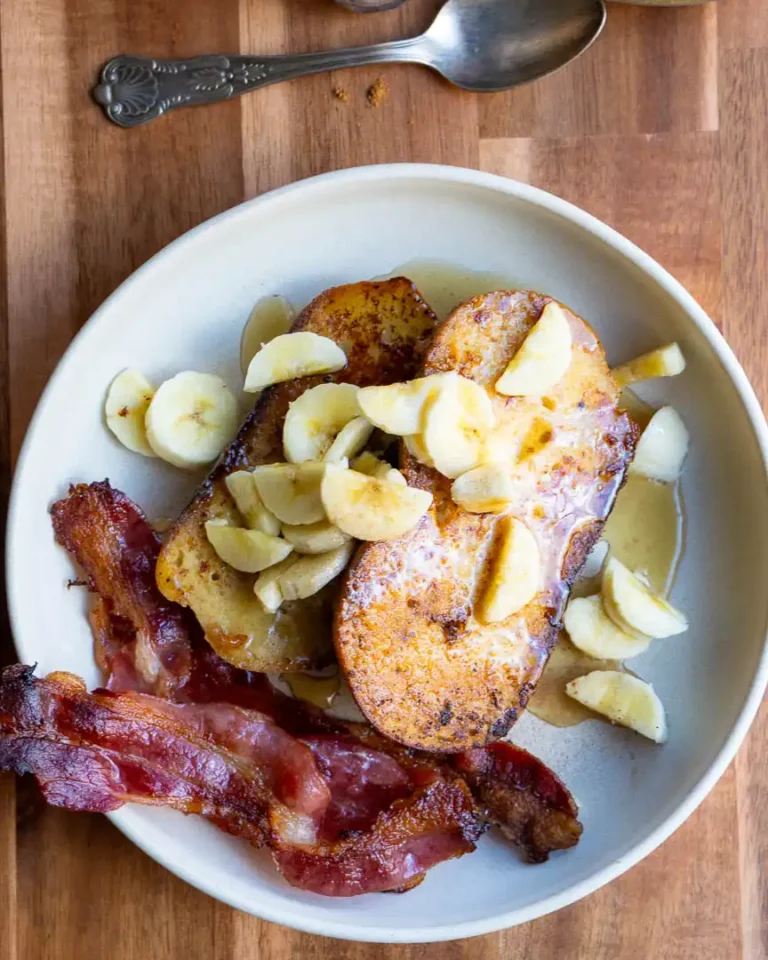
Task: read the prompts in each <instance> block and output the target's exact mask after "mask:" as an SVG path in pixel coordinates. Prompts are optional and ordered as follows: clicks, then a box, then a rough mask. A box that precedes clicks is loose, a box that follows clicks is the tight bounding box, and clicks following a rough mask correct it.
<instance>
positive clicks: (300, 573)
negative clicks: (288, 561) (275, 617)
mask: <svg viewBox="0 0 768 960" xmlns="http://www.w3.org/2000/svg"><path fill="white" fill-rule="evenodd" d="M354 549H355V545H354V543H353V542H352V541H351V540H349V541H348V542H347V543H344V544H342V545H341V546H340V547H337V548H336V549H335V550H331V551H329V552H328V553H318V554H315V555H314V556H304V557H299V559H298V560H297V561H296V563H294V564H292V565H291V566H290V567H289V568H288V570H286V571H285V573H284V574H283V575H282V576H281V577H280V579H279V580H278V586H279V587H280V592H281V593H282V595H283V599H284V600H304V599H306V597H312V596H314V595H315V594H316V593H317V592H318V590H322V589H323V587H324V586H326V585H327V584H329V583H330V582H331V580H334V579H335V578H336V577H338V575H339V574H340V573H341V572H342V570H343V569H344V568H345V567H346V565H347V564H348V563H349V561H350V559H351V557H352V554H353V552H354Z"/></svg>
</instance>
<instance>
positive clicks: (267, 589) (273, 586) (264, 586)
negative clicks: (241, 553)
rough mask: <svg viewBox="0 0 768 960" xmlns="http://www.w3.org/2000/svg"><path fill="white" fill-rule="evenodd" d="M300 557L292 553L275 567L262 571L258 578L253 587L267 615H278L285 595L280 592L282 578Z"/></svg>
mask: <svg viewBox="0 0 768 960" xmlns="http://www.w3.org/2000/svg"><path fill="white" fill-rule="evenodd" d="M298 559H299V558H298V556H297V555H296V554H295V553H292V554H291V555H290V556H288V557H286V558H285V560H282V561H281V562H280V563H276V564H275V566H274V567H269V568H268V569H267V570H264V571H262V572H261V573H260V574H259V575H258V577H256V583H254V585H253V592H254V593H255V594H256V596H257V597H258V599H259V600H260V601H261V605H262V607H264V609H265V610H266V611H267V613H277V611H278V610H279V609H280V607H281V606H282V604H283V600H284V599H285V598H284V597H283V594H282V592H281V590H280V578H281V577H282V575H283V574H284V573H285V572H286V571H287V570H288V569H290V567H292V566H293V564H294V563H296V561H297V560H298Z"/></svg>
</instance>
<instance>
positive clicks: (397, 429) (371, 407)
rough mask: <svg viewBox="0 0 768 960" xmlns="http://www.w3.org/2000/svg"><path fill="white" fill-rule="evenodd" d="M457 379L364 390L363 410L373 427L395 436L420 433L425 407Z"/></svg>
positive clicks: (446, 375) (361, 396)
mask: <svg viewBox="0 0 768 960" xmlns="http://www.w3.org/2000/svg"><path fill="white" fill-rule="evenodd" d="M456 376H457V374H455V373H435V374H432V375H431V376H429V377H420V378H419V379H418V380H409V381H407V382H406V383H391V384H388V385H387V386H384V387H363V389H362V390H361V391H360V394H359V396H358V401H359V403H360V409H361V410H362V411H363V413H364V414H365V416H366V417H367V418H368V419H369V420H370V421H371V423H373V424H374V425H375V426H377V427H378V428H379V429H380V430H384V431H385V432H386V433H390V434H392V435H393V436H396V437H405V436H407V435H408V434H411V433H420V432H421V427H422V415H423V413H424V405H425V403H426V402H427V400H428V399H429V397H430V396H431V394H432V393H433V392H434V391H436V390H438V389H440V386H441V384H442V382H443V381H444V380H445V379H446V378H455V377H456Z"/></svg>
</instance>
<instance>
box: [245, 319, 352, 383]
mask: <svg viewBox="0 0 768 960" xmlns="http://www.w3.org/2000/svg"><path fill="white" fill-rule="evenodd" d="M346 365H347V357H346V354H345V353H344V351H343V350H342V349H341V347H339V346H338V345H337V344H335V343H334V342H333V340H330V339H329V338H328V337H321V336H319V335H318V334H316V333H310V332H309V331H307V330H302V331H300V332H299V333H284V334H281V335H280V336H279V337H275V339H274V340H270V342H269V343H267V344H265V345H264V346H263V347H262V348H261V350H259V352H258V353H257V354H256V356H255V357H254V358H253V360H251V362H250V364H249V365H248V372H247V373H246V375H245V383H244V385H243V390H245V392H246V393H258V391H259V390H263V389H264V387H269V386H271V385H272V384H273V383H282V382H283V381H284V380H294V379H295V378H296V377H308V376H311V375H312V374H317V373H335V372H336V371H337V370H343V369H344V367H346Z"/></svg>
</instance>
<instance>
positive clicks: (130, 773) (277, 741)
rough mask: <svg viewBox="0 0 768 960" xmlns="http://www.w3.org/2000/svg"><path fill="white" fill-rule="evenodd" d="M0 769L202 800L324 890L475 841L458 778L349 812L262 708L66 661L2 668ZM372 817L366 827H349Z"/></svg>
mask: <svg viewBox="0 0 768 960" xmlns="http://www.w3.org/2000/svg"><path fill="white" fill-rule="evenodd" d="M344 747H345V749H346V751H347V752H349V750H350V749H352V751H353V752H355V751H356V750H357V749H358V747H353V745H352V744H345V745H344ZM315 749H319V752H320V753H322V748H318V745H317V744H316V745H315ZM359 749H363V748H362V745H359ZM326 759H327V761H328V763H329V764H330V766H331V768H333V767H334V764H336V763H337V762H338V756H337V755H335V754H334V752H333V751H331V752H330V754H326ZM372 759H373V760H374V762H376V759H377V758H372ZM378 762H379V764H380V765H381V764H382V763H383V764H386V758H378ZM0 769H6V770H13V771H15V772H16V773H20V774H21V773H32V774H34V776H35V777H36V778H37V780H38V782H39V784H40V786H41V788H42V790H43V793H44V795H45V797H46V799H47V800H48V802H49V803H52V804H55V805H57V806H63V807H67V808H69V809H75V810H93V811H98V812H107V811H110V810H115V809H117V808H118V807H119V806H121V804H123V803H126V802H137V803H148V804H156V805H165V806H170V807H173V808H174V809H177V810H181V811H182V812H183V813H197V814H200V815H201V816H203V817H206V818H207V819H209V820H211V821H212V822H213V823H215V824H216V825H217V826H218V827H220V828H221V829H224V830H226V831H228V832H229V833H232V834H234V835H236V836H239V837H243V838H244V839H247V840H249V841H250V842H251V843H253V844H255V845H256V846H264V845H266V846H268V847H270V848H271V849H272V851H273V857H274V860H275V863H276V865H277V867H278V869H279V870H280V871H281V873H283V875H284V876H285V877H286V879H287V880H288V881H289V882H291V883H294V884H296V885H297V886H301V887H302V888H304V889H307V890H312V891H314V892H316V893H323V894H327V895H332V896H352V895H354V894H358V893H370V892H376V891H383V890H395V889H400V888H402V887H404V886H410V885H413V884H414V882H419V880H420V879H421V878H422V877H423V874H424V872H425V871H426V870H427V869H429V868H430V867H432V866H434V865H435V864H436V863H439V862H441V861H443V860H446V859H449V858H451V857H456V856H461V855H462V854H464V853H469V852H471V851H472V850H474V849H475V847H474V841H475V840H476V839H477V837H478V836H479V835H480V834H481V833H482V831H483V820H482V818H481V817H480V816H479V815H478V813H477V810H476V808H475V804H474V802H473V800H472V797H471V795H470V793H469V790H468V789H467V787H466V785H465V784H464V783H463V781H461V780H460V779H455V780H447V779H443V778H442V777H440V776H439V775H438V774H437V773H435V774H434V777H433V781H432V783H431V784H430V785H428V786H427V787H424V788H419V789H416V790H414V789H413V788H412V785H411V784H410V783H408V794H407V795H406V796H403V797H402V798H401V799H398V800H396V801H395V802H392V798H391V793H390V794H387V795H386V796H384V797H383V798H382V797H381V796H378V797H377V803H381V802H382V801H383V802H384V803H386V804H387V806H386V809H381V808H379V809H378V810H377V811H376V814H375V816H371V811H370V810H369V809H368V806H369V804H367V803H363V804H362V805H361V804H360V803H358V804H357V805H355V804H352V805H351V806H350V807H349V812H347V809H346V808H344V807H343V805H341V804H340V803H339V798H338V797H336V799H335V800H334V791H335V790H336V791H338V789H339V786H340V779H339V774H338V770H337V771H336V774H335V775H331V776H330V777H328V779H326V777H325V776H324V775H323V774H322V773H321V771H320V768H319V766H318V764H317V762H316V760H315V753H314V752H313V750H312V749H311V748H310V746H308V745H307V744H305V743H303V742H301V741H300V740H297V739H295V738H294V737H292V736H290V734H287V733H285V732H284V731H283V730H281V729H280V728H279V727H278V726H277V725H276V724H274V723H273V721H271V720H270V719H269V718H268V717H266V716H264V715H262V714H258V713H257V712H256V711H252V710H242V709H241V708H239V707H235V706H232V705H227V704H207V705H196V704H181V705H177V704H170V703H168V702H166V701H163V700H160V699H158V698H155V697H151V696H148V695H147V694H141V693H120V694H116V693H111V692H110V691H106V690H105V691H96V692H94V693H91V694H89V693H87V692H86V689H85V686H84V684H83V683H82V681H81V680H79V679H78V678H77V677H74V676H73V675H72V674H67V673H58V674H51V675H50V676H49V677H47V678H46V679H45V680H39V679H37V678H35V677H34V676H33V674H32V669H31V668H30V667H25V666H21V665H16V666H13V667H8V668H6V669H5V670H4V671H2V673H0ZM380 772H382V773H385V774H387V775H388V776H390V778H391V771H385V770H381V771H380ZM387 775H385V776H383V777H381V778H380V779H381V783H380V784H379V787H384V788H386V780H387ZM403 776H405V774H404V772H403V771H398V780H397V782H396V784H395V789H396V790H398V791H402V790H404V788H405V786H406V785H405V784H404V783H403V782H402V777H403ZM341 780H342V781H343V777H342V778H341ZM342 785H343V784H342ZM388 789H390V790H391V789H392V785H390V787H389V788H388ZM385 792H386V791H385ZM329 813H330V814H331V817H330V819H326V815H327V814H329ZM368 820H370V827H369V829H367V830H364V831H360V830H358V831H357V832H355V833H354V835H352V836H348V835H349V834H351V833H352V832H353V829H354V827H355V826H358V827H359V825H360V824H361V822H367V821H368ZM331 834H333V835H331Z"/></svg>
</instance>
